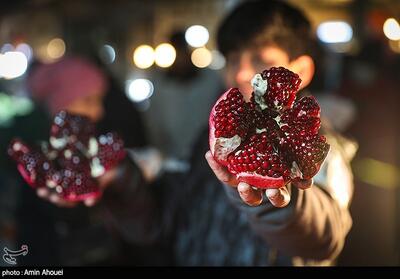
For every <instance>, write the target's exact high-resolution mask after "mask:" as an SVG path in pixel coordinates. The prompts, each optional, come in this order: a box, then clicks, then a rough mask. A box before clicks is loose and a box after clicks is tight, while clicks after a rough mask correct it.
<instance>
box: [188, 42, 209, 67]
mask: <svg viewBox="0 0 400 279" xmlns="http://www.w3.org/2000/svg"><path fill="white" fill-rule="evenodd" d="M191 58H192V63H193V65H195V66H196V67H198V68H205V67H207V66H208V65H210V64H211V60H212V55H211V52H210V51H209V50H208V49H206V48H205V47H201V48H197V49H195V50H194V51H193V52H192V57H191Z"/></svg>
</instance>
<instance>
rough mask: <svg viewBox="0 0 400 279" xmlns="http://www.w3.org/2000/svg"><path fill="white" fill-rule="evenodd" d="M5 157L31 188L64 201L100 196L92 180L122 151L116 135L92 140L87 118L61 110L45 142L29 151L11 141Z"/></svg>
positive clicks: (120, 156) (111, 165) (122, 154)
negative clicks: (14, 165)
mask: <svg viewBox="0 0 400 279" xmlns="http://www.w3.org/2000/svg"><path fill="white" fill-rule="evenodd" d="M8 154H9V155H10V156H11V158H13V159H14V160H15V161H16V162H17V168H18V170H19V172H20V173H21V175H22V177H23V178H24V180H25V181H26V182H27V183H28V184H29V185H30V186H32V187H33V188H41V187H46V188H48V189H49V190H50V191H51V192H55V193H57V194H58V195H59V196H61V197H62V198H63V199H64V200H67V201H82V200H85V199H87V198H94V197H98V196H100V195H101V191H100V189H99V186H98V183H97V180H96V178H97V177H99V176H101V175H103V174H104V173H105V172H106V171H108V170H110V169H112V168H114V167H115V166H117V164H118V163H119V162H120V161H121V160H122V159H123V158H124V157H125V150H124V144H123V141H122V140H121V139H120V138H119V137H118V135H116V134H113V133H108V134H106V135H100V136H99V137H97V138H96V137H95V128H94V124H93V123H92V122H90V121H89V119H88V118H86V117H83V116H78V115H72V114H69V113H67V112H65V111H61V112H59V113H58V114H57V115H56V116H55V118H54V121H53V124H52V126H51V130H50V138H49V141H48V142H42V143H41V146H38V147H34V148H32V147H29V146H28V145H26V144H25V143H24V142H23V141H21V140H20V139H14V140H13V141H12V142H11V143H10V146H9V148H8Z"/></svg>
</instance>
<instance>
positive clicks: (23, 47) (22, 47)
mask: <svg viewBox="0 0 400 279" xmlns="http://www.w3.org/2000/svg"><path fill="white" fill-rule="evenodd" d="M15 50H16V51H19V52H22V53H23V54H24V55H25V57H26V59H27V60H28V62H29V61H31V60H32V58H33V51H32V48H31V46H30V45H28V44H25V43H22V44H19V45H17V47H16V48H15Z"/></svg>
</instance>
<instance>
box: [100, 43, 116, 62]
mask: <svg viewBox="0 0 400 279" xmlns="http://www.w3.org/2000/svg"><path fill="white" fill-rule="evenodd" d="M116 56H117V54H116V52H115V49H114V48H113V47H112V46H111V45H108V44H105V45H103V46H102V47H101V49H100V58H101V60H103V62H104V63H106V64H112V63H114V61H115V58H116Z"/></svg>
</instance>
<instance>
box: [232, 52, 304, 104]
mask: <svg viewBox="0 0 400 279" xmlns="http://www.w3.org/2000/svg"><path fill="white" fill-rule="evenodd" d="M297 64H299V63H298V62H297V61H296V60H294V61H290V59H289V55H288V54H287V53H286V52H285V51H284V50H282V49H280V48H278V47H275V46H265V47H261V48H259V49H245V50H242V51H238V52H232V53H230V54H229V55H228V57H227V67H226V71H225V82H226V85H227V86H228V87H237V88H239V90H240V91H241V92H242V94H243V95H244V97H245V99H246V100H247V101H248V100H249V99H250V97H251V93H252V91H253V88H252V87H251V84H250V81H251V79H252V78H253V77H254V75H255V74H257V73H261V72H262V71H263V70H266V69H269V68H271V67H279V66H282V67H285V68H287V69H290V70H292V71H294V72H297V73H299V72H298V71H297V68H298V67H297V66H298V65H297ZM299 74H300V73H299ZM300 77H301V75H300Z"/></svg>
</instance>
